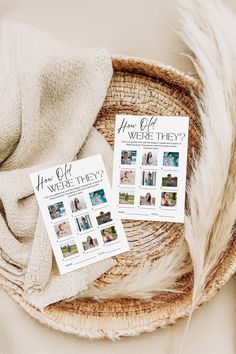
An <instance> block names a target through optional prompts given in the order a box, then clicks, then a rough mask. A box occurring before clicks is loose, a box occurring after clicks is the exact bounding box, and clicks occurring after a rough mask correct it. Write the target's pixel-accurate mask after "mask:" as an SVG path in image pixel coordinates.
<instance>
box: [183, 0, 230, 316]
mask: <svg viewBox="0 0 236 354" xmlns="http://www.w3.org/2000/svg"><path fill="white" fill-rule="evenodd" d="M180 3H181V5H182V8H181V12H182V16H183V21H182V24H183V29H182V38H183V40H184V42H185V43H186V44H187V45H188V47H189V48H190V49H191V51H192V52H193V54H194V55H195V58H193V62H194V64H195V67H196V70H197V72H198V75H199V77H200V79H201V81H202V84H203V92H202V94H201V95H200V97H196V98H195V101H196V104H197V107H198V111H199V116H200V119H201V124H202V128H203V139H202V150H201V156H200V159H199V161H198V162H197V163H196V166H195V170H194V172H193V175H192V178H191V181H190V187H189V189H188V203H189V214H188V215H187V216H186V219H185V238H186V240H187V242H188V245H189V250H190V254H191V258H192V263H193V269H194V286H193V294H192V311H193V310H194V308H195V307H196V306H197V304H198V303H199V301H200V299H201V295H202V291H203V289H204V286H205V283H206V279H207V276H208V275H209V273H210V272H211V270H212V269H213V267H214V266H215V265H216V264H217V262H218V260H219V257H220V256H221V255H222V252H223V251H224V250H225V249H226V247H227V244H228V242H229V240H230V238H231V236H232V230H233V225H234V222H235V218H236V154H235V151H236V150H235V148H236V146H235V145H236V143H235V138H236V136H235V133H236V105H235V102H236V101H235V99H236V96H235V93H236V91H235V89H236V40H235V38H234V36H235V34H236V18H235V17H234V16H233V14H232V13H231V12H230V11H229V10H228V9H227V8H226V7H225V6H223V5H222V4H221V3H220V2H219V1H217V0H211V1H201V0H194V1H183V0H180Z"/></svg>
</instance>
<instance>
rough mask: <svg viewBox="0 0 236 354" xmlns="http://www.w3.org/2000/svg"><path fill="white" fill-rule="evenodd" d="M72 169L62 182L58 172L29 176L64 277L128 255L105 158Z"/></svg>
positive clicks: (97, 156) (77, 163)
mask: <svg viewBox="0 0 236 354" xmlns="http://www.w3.org/2000/svg"><path fill="white" fill-rule="evenodd" d="M70 166H71V167H70V169H71V171H67V172H64V173H63V177H61V176H60V174H58V171H60V168H57V167H55V168H51V169H48V170H44V171H39V172H37V173H35V174H32V175H31V176H30V177H31V180H32V183H33V186H34V189H35V191H36V197H37V199H38V202H39V206H40V209H41V213H42V216H43V219H44V222H45V225H46V228H47V231H48V234H49V237H50V241H51V244H52V247H53V250H54V254H55V257H56V260H57V263H58V266H59V269H60V272H61V274H65V273H67V272H68V271H71V270H75V269H77V268H81V267H82V266H85V265H88V264H91V263H94V262H96V261H99V260H101V259H105V258H109V257H112V256H113V255H117V254H119V253H122V252H125V251H127V250H129V246H128V242H127V239H126V236H125V232H124V229H123V226H122V223H121V221H120V220H118V219H115V218H114V212H113V203H112V193H111V187H110V184H109V180H108V177H107V175H106V172H105V166H104V164H103V161H102V157H101V156H100V155H96V156H93V157H90V158H87V159H83V160H79V161H75V162H72V163H71V164H70ZM65 169H66V167H65V166H63V167H62V170H65ZM69 172H70V178H68V177H67V174H69ZM58 175H59V179H58ZM41 176H44V177H43V178H42V177H41ZM65 176H66V177H65ZM62 178H64V181H61V180H62ZM53 180H57V183H54V184H52V183H51V182H50V181H53ZM38 181H46V182H44V183H46V185H45V186H41V182H40V183H39V184H38V185H37V184H36V183H38ZM35 186H36V187H35ZM38 189H41V190H39V191H38Z"/></svg>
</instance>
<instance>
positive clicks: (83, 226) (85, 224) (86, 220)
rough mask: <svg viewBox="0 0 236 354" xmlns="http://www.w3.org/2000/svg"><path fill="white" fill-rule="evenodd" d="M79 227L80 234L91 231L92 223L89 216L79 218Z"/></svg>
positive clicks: (77, 220) (77, 219)
mask: <svg viewBox="0 0 236 354" xmlns="http://www.w3.org/2000/svg"><path fill="white" fill-rule="evenodd" d="M76 222H77V226H78V229H79V231H80V232H82V231H86V230H89V229H91V227H93V226H92V223H91V220H90V216H89V214H85V215H82V216H78V217H77V218H76Z"/></svg>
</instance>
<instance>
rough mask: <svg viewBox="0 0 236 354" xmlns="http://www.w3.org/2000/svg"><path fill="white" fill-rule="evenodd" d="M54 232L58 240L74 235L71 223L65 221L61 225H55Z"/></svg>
mask: <svg viewBox="0 0 236 354" xmlns="http://www.w3.org/2000/svg"><path fill="white" fill-rule="evenodd" d="M54 230H55V233H56V235H57V238H58V239H59V238H62V237H66V236H69V235H71V234H72V231H71V228H70V224H69V221H64V222H61V223H60V224H57V225H54Z"/></svg>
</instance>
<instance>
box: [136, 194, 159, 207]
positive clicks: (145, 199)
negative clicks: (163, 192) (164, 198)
mask: <svg viewBox="0 0 236 354" xmlns="http://www.w3.org/2000/svg"><path fill="white" fill-rule="evenodd" d="M155 201H156V198H155V197H154V196H153V195H152V193H150V192H148V193H145V194H141V195H140V205H145V206H154V205H155Z"/></svg>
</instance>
